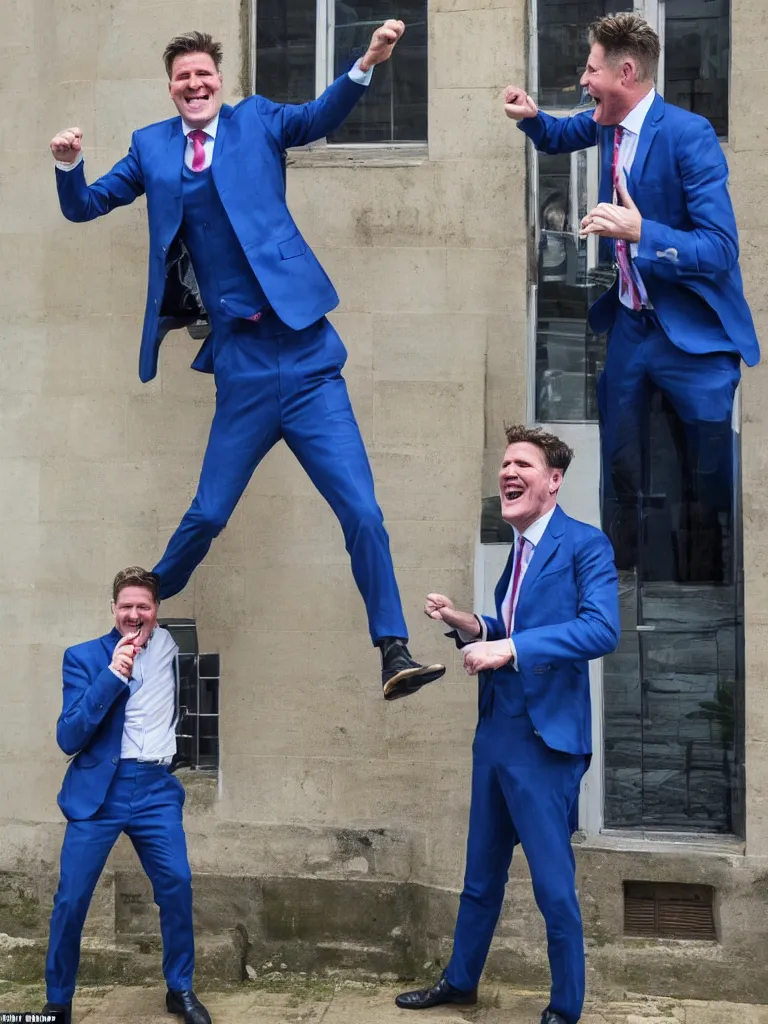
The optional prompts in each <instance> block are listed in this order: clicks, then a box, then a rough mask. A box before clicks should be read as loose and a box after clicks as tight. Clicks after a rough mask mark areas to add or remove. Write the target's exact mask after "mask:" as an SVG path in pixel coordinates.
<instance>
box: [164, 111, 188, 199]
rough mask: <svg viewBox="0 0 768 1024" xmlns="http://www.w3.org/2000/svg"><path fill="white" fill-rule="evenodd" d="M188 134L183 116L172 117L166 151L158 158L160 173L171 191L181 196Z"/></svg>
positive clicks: (175, 195) (172, 193)
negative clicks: (183, 124)
mask: <svg viewBox="0 0 768 1024" xmlns="http://www.w3.org/2000/svg"><path fill="white" fill-rule="evenodd" d="M186 144H187V139H186V136H185V135H184V131H183V130H182V127H181V118H180V117H174V118H172V120H171V122H170V124H169V126H168V135H167V136H166V140H165V153H164V154H162V155H161V158H160V160H158V174H159V176H160V178H162V179H163V181H164V182H165V184H166V186H167V188H168V191H169V193H170V194H171V195H172V196H174V197H176V198H177V199H180V198H181V172H182V170H183V168H184V147H185V146H186Z"/></svg>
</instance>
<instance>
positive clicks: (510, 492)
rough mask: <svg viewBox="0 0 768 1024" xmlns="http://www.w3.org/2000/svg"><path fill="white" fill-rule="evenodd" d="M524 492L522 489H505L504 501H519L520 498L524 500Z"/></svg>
mask: <svg viewBox="0 0 768 1024" xmlns="http://www.w3.org/2000/svg"><path fill="white" fill-rule="evenodd" d="M522 496H523V490H522V488H521V487H505V488H504V500H505V501H517V500H518V498H522Z"/></svg>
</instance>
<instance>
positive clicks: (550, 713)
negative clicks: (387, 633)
mask: <svg viewBox="0 0 768 1024" xmlns="http://www.w3.org/2000/svg"><path fill="white" fill-rule="evenodd" d="M507 442H508V447H507V450H506V452H505V454H504V459H503V461H502V464H501V470H500V472H499V491H500V493H501V514H502V516H503V518H504V519H505V520H506V522H508V523H510V524H511V526H512V528H513V530H514V536H515V543H514V546H513V548H512V550H511V552H510V555H509V559H508V561H507V566H506V568H505V570H504V572H503V573H502V576H501V579H500V580H499V583H498V586H497V587H496V615H495V616H484V617H481V616H477V615H471V614H469V613H468V612H461V611H458V610H457V609H456V608H454V606H453V603H452V602H451V601H450V600H449V599H448V598H447V597H444V596H443V595H442V594H430V595H429V596H428V597H427V603H426V608H425V611H426V613H427V615H429V616H430V617H431V618H433V619H437V620H438V621H442V622H444V623H446V625H448V626H450V627H451V629H452V630H453V632H452V633H450V634H449V635H450V636H453V637H454V638H455V639H456V642H457V644H458V646H460V647H463V648H464V665H465V668H466V670H467V672H469V674H470V675H476V674H477V673H480V685H479V721H478V725H477V731H476V733H475V741H474V745H473V747H472V802H471V806H470V812H469V837H468V840H467V863H466V873H465V877H464V889H463V892H462V894H461V900H460V903H459V916H458V920H457V922H456V932H455V935H454V944H453V954H452V956H451V960H450V963H449V964H448V967H447V968H446V970H445V972H444V974H443V976H442V978H441V979H440V980H439V981H438V982H437V984H436V985H434V986H433V987H432V988H428V989H420V990H418V991H414V992H404V993H402V994H401V995H399V996H398V997H397V999H396V1000H395V1001H396V1003H397V1005H398V1006H400V1007H401V1008H403V1009H410V1010H421V1009H426V1008H427V1007H430V1006H437V1005H438V1004H441V1003H456V1004H459V1005H471V1004H474V1003H475V1002H477V985H478V982H479V980H480V975H481V974H482V970H483V965H484V964H485V959H486V956H487V954H488V949H489V947H490V944H491V938H492V936H493V932H494V929H495V927H496V922H497V920H498V917H499V913H500V912H501V907H502V903H503V900H504V887H505V885H506V882H507V875H508V870H509V865H510V861H511V859H512V851H513V849H514V847H515V845H516V844H517V843H520V844H521V845H522V847H523V850H524V851H525V856H526V859H527V861H528V866H529V868H530V872H531V879H532V882H533V891H534V895H535V897H536V903H537V904H538V906H539V909H540V910H541V912H542V914H543V915H544V920H545V922H546V927H547V940H548V949H549V962H550V968H551V972H552V992H551V996H550V1002H549V1006H548V1007H547V1008H546V1009H545V1010H544V1012H543V1013H542V1015H541V1022H542V1024H576V1021H578V1019H579V1017H580V1015H581V1009H582V1005H583V1002H584V976H585V968H584V936H583V931H582V924H581V914H580V912H579V903H578V899H577V896H576V887H575V875H574V872H575V864H574V857H573V851H572V849H571V842H570V840H571V834H572V833H573V831H574V830H575V828H576V824H577V804H578V795H579V785H580V783H581V779H582V776H583V775H584V772H585V771H586V769H587V767H588V764H589V759H590V754H591V751H592V741H591V709H590V699H589V664H588V662H589V660H590V659H592V658H600V657H602V656H603V655H605V654H608V653H610V652H611V651H613V650H614V649H615V648H616V645H617V643H618V639H619V607H618V603H619V602H618V581H617V573H616V568H615V566H614V562H613V553H612V551H611V545H610V542H609V541H608V539H607V537H606V536H605V534H603V533H602V532H601V531H600V530H597V529H595V528H594V527H592V526H587V525H586V524H585V523H580V522H578V521H577V520H575V519H571V518H570V517H569V516H567V515H566V514H565V513H564V512H563V511H562V510H561V509H560V508H559V507H558V505H557V493H558V491H559V489H560V485H561V484H562V481H563V474H564V473H565V471H566V469H567V468H568V466H569V464H570V462H571V459H572V458H573V452H572V451H571V449H570V448H569V447H568V446H567V445H566V444H564V443H563V442H562V441H561V440H560V439H559V438H557V437H555V436H554V435H552V434H546V433H544V432H543V431H542V430H540V429H529V428H526V427H510V428H508V430H507Z"/></svg>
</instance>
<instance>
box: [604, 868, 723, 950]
mask: <svg viewBox="0 0 768 1024" xmlns="http://www.w3.org/2000/svg"><path fill="white" fill-rule="evenodd" d="M714 895H715V891H714V889H712V888H711V887H710V886H708V885H676V884H673V883H671V882H625V883H624V934H625V935H632V936H637V937H641V938H652V939H710V940H716V939H717V932H716V930H715V915H714Z"/></svg>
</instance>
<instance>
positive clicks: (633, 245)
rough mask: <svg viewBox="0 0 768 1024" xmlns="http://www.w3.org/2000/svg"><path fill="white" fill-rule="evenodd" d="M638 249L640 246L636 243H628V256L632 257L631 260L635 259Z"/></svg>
mask: <svg viewBox="0 0 768 1024" xmlns="http://www.w3.org/2000/svg"><path fill="white" fill-rule="evenodd" d="M639 248H640V245H639V244H638V243H637V242H630V243H629V252H630V255H631V256H632V259H633V260H636V259H637V251H638V249H639Z"/></svg>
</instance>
